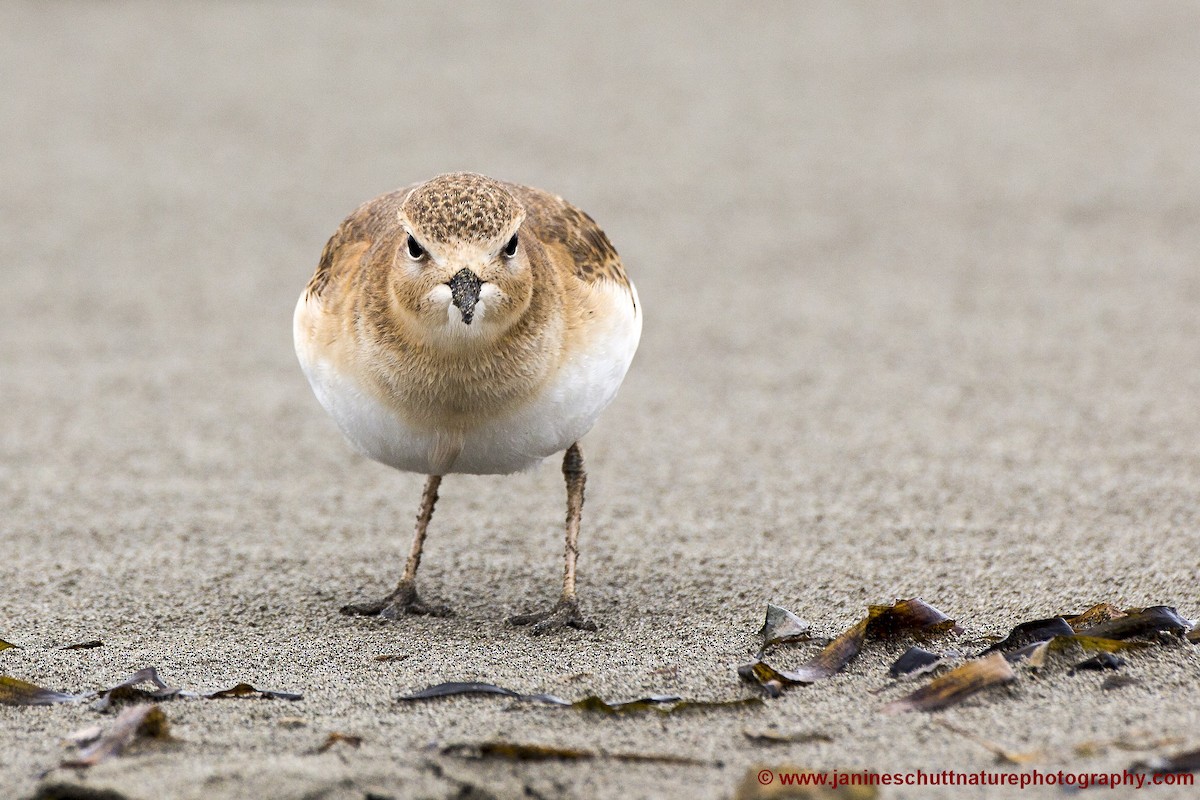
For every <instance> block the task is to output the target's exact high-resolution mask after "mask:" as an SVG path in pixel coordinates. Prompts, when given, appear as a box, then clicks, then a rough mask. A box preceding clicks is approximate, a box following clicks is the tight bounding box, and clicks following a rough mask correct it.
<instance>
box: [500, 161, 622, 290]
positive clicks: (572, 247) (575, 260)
mask: <svg viewBox="0 0 1200 800" xmlns="http://www.w3.org/2000/svg"><path fill="white" fill-rule="evenodd" d="M505 188H507V189H508V190H509V191H510V192H512V193H513V194H514V195H516V197H517V199H518V200H520V201H521V205H523V206H525V210H526V213H527V220H529V221H532V222H533V226H534V233H535V234H536V235H537V237H538V239H539V240H540V241H541V242H542V244H544V245H545V246H546V247H548V248H552V249H555V250H558V255H560V256H565V257H566V258H564V259H563V260H564V261H569V262H570V263H572V264H573V265H574V271H575V277H577V278H578V279H579V280H581V281H583V282H584V283H595V282H596V281H600V280H609V281H614V282H615V283H618V284H620V285H621V286H624V287H625V288H626V289H627V290H628V289H629V278H628V277H626V275H625V268H624V267H623V266H622V265H621V257H620V256H618V255H617V249H616V248H615V247H613V245H612V242H610V241H609V240H608V237H607V236H605V235H604V231H602V230H600V226H599V225H597V224H596V221H595V220H594V219H592V218H591V217H589V216H588V215H587V214H586V213H585V212H584V211H582V210H581V209H579V208H576V207H575V206H573V205H571V204H570V203H568V202H567V201H566V200H563V199H562V198H561V197H556V196H555V195H552V194H550V193H548V192H543V191H542V190H541V189H532V188H530V187H528V186H518V185H516V184H505Z"/></svg>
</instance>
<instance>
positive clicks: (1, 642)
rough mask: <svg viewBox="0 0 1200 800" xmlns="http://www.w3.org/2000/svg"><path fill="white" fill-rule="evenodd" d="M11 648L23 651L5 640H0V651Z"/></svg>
mask: <svg viewBox="0 0 1200 800" xmlns="http://www.w3.org/2000/svg"><path fill="white" fill-rule="evenodd" d="M10 647H13V648H16V649H17V650H20V649H21V648H19V647H17V646H16V645H15V644H13V643H12V642H6V641H4V640H3V639H0V650H7V649H8V648H10Z"/></svg>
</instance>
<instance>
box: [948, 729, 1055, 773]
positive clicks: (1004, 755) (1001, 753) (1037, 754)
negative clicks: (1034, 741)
mask: <svg viewBox="0 0 1200 800" xmlns="http://www.w3.org/2000/svg"><path fill="white" fill-rule="evenodd" d="M935 722H936V723H937V724H938V725H941V726H942V727H943V728H945V729H946V730H948V731H950V732H951V733H954V734H956V735H958V736H961V737H963V738H964V739H969V740H971V741H972V742H974V743H975V744H977V745H979V746H980V747H982V748H983V749H984V750H987V751H988V752H990V753H993V754H994V755H995V756H996V760H997V761H999V762H1000V763H1002V764H1030V763H1032V762H1034V761H1037V760H1039V759H1040V758H1042V757H1043V755H1044V754H1043V753H1042V752H1041V751H1040V750H1031V751H1026V752H1019V751H1016V750H1009V749H1008V748H1007V747H1002V746H1001V745H998V744H996V743H995V742H990V741H988V740H987V739H984V738H983V737H982V736H979V735H977V734H975V733H972V732H971V731H969V730H967V729H966V728H960V727H959V726H957V725H952V724H951V723H949V722H946V720H944V719H939V720H935Z"/></svg>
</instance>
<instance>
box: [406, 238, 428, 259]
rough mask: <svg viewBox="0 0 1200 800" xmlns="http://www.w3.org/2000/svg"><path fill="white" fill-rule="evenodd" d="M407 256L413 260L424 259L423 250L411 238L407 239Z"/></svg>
mask: <svg viewBox="0 0 1200 800" xmlns="http://www.w3.org/2000/svg"><path fill="white" fill-rule="evenodd" d="M408 254H409V255H410V256H412V258H413V259H414V260H416V259H421V258H424V257H425V248H424V247H421V245H419V244H417V240H416V239H414V238H413V237H412V236H409V237H408Z"/></svg>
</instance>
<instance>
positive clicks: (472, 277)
mask: <svg viewBox="0 0 1200 800" xmlns="http://www.w3.org/2000/svg"><path fill="white" fill-rule="evenodd" d="M446 285H447V286H449V287H450V297H451V298H452V300H453V302H454V305H456V306H458V310H459V311H461V312H462V321H463V322H464V323H465V324H467V325H470V324H471V319H472V318H473V317H474V316H475V304H476V303H478V302H479V289H480V287H482V286H483V281H481V280H479V276H478V275H476V274H475V273H474V272H471V270H469V269H467V268H466V267H463V268H462V269H460V270H459V271H458V272H457V273H455V275H454V277H453V278H451V279H450V282H449V283H447V284H446Z"/></svg>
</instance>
